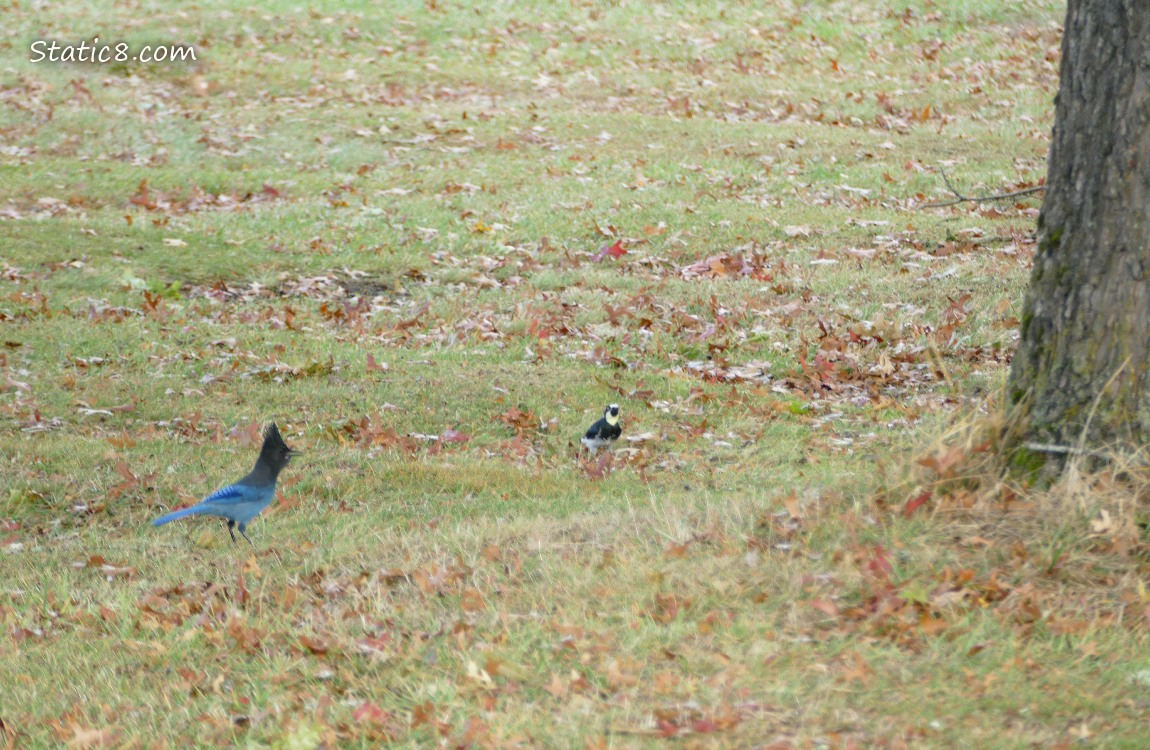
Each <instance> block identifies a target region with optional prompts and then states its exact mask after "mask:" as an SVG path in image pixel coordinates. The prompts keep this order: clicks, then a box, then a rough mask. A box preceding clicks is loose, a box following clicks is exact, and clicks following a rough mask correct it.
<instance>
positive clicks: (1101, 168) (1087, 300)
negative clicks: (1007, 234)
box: [1008, 0, 1150, 449]
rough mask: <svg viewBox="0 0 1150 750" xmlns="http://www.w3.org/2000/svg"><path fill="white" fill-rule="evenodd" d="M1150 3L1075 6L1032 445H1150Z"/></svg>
mask: <svg viewBox="0 0 1150 750" xmlns="http://www.w3.org/2000/svg"><path fill="white" fill-rule="evenodd" d="M1148 274H1150V5H1147V3H1146V2H1145V0H1069V7H1068V8H1067V12H1066V28H1065V32H1064V36H1063V39H1062V68H1061V81H1060V83H1059V87H1058V97H1057V98H1056V99H1055V109H1054V135H1053V139H1052V142H1051V146H1050V159H1049V164H1048V168H1047V177H1046V196H1045V199H1044V200H1043V202H1042V211H1041V212H1040V214H1039V216H1038V249H1037V252H1036V254H1035V257H1034V270H1033V272H1032V276H1031V279H1030V288H1029V290H1028V291H1027V294H1026V302H1025V304H1024V307H1023V312H1022V326H1021V342H1020V345H1019V348H1018V352H1017V353H1016V354H1015V357H1014V364H1013V367H1012V370H1011V375H1010V384H1009V387H1008V394H1009V397H1010V400H1011V402H1012V403H1015V404H1018V405H1020V407H1021V409H1022V416H1023V420H1022V425H1023V428H1022V432H1021V435H1022V437H1023V439H1024V440H1026V441H1029V442H1037V443H1043V444H1055V445H1062V446H1076V445H1077V444H1078V441H1079V440H1080V439H1082V440H1084V444H1085V446H1086V447H1087V448H1088V449H1098V448H1112V447H1121V448H1130V447H1135V446H1144V445H1146V444H1147V443H1150V383H1148V382H1147V375H1148V374H1150V372H1148V368H1150V287H1148V282H1150V279H1148Z"/></svg>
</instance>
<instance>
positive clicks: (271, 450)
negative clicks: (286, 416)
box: [260, 422, 298, 474]
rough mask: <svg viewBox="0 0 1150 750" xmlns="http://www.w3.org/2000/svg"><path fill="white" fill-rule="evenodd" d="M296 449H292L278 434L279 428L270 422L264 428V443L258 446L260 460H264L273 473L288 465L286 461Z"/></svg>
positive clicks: (277, 472)
mask: <svg viewBox="0 0 1150 750" xmlns="http://www.w3.org/2000/svg"><path fill="white" fill-rule="evenodd" d="M297 452H298V451H294V450H292V449H291V448H289V447H288V445H287V443H285V442H284V439H283V436H282V435H280V428H279V427H276V423H275V422H272V423H271V424H269V425H268V426H267V429H265V430H264V445H263V447H262V448H260V461H262V462H266V463H267V465H268V466H269V467H270V468H271V469H272V471H273V472H274V473H275V474H279V471H280V469H282V468H283V467H285V466H287V465H288V461H290V460H291V457H292V456H294V455H295V454H296V453H297Z"/></svg>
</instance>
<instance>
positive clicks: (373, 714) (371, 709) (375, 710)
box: [351, 701, 388, 724]
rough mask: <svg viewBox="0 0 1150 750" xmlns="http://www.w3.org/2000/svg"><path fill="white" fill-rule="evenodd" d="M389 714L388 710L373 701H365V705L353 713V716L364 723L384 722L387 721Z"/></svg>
mask: <svg viewBox="0 0 1150 750" xmlns="http://www.w3.org/2000/svg"><path fill="white" fill-rule="evenodd" d="M387 716H388V714H387V711H384V710H383V709H382V708H380V707H379V706H378V705H376V704H375V703H372V702H371V701H364V702H363V705H361V706H360V707H359V708H357V709H355V711H352V714H351V718H353V719H355V720H356V721H358V722H360V723H363V724H383V723H384V722H385V721H387Z"/></svg>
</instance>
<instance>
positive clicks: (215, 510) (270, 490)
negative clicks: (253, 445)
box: [152, 422, 297, 547]
mask: <svg viewBox="0 0 1150 750" xmlns="http://www.w3.org/2000/svg"><path fill="white" fill-rule="evenodd" d="M296 453H297V451H293V450H292V449H291V448H289V447H287V443H285V442H284V439H283V437H281V436H280V431H279V428H278V427H276V425H275V423H274V422H273V423H271V424H269V425H268V426H267V429H265V430H264V444H263V447H262V448H260V456H259V458H257V459H256V465H255V468H253V469H252V470H251V473H250V474H248V475H247V476H246V477H244V478H243V479H241V480H240V481H238V482H236V483H235V484H229V485H228V486H227V487H223V488H221V489H218V490H216V491H215V492H213V493H212V494H210V495H208V496H207V497H205V498H204V499H203V500H201V501H200V502H199V503H198V504H196V505H193V506H192V507H190V508H184V509H182V510H177V511H173V512H171V513H168V514H167V515H165V516H160V517H159V518H157V519H156V520H155V521H152V525H153V526H163V525H164V524H166V523H168V522H170V521H175V520H176V519H179V518H184V517H185V516H222V517H223V518H225V519H227V522H228V534H229V535H230V536H231V538H232V542H235V541H236V535H235V534H234V533H233V532H232V529H233V528H238V529H239V530H240V536H242V537H243V538H244V539H247V542H248V544H251V545H252V546H253V547H254V546H255V545H254V544H252V540H251V539H248V535H247V533H245V532H246V530H247V526H248V522H250V521H251V520H252V519H253V518H255V517H256V516H258V515H259V514H260V511H261V510H263V509H264V508H266V507H268V505H270V504H271V501H272V500H273V499H275V496H276V478H277V477H279V473H280V471H281V470H282V469H283V468H284V467H285V466H287V465H288V461H290V460H291V457H292V456H293V455H295V454H296Z"/></svg>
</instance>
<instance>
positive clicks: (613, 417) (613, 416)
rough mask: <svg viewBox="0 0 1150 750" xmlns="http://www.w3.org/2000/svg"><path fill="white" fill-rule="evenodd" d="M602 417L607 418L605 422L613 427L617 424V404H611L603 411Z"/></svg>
mask: <svg viewBox="0 0 1150 750" xmlns="http://www.w3.org/2000/svg"><path fill="white" fill-rule="evenodd" d="M603 417H604V418H605V419H606V420H607V424H609V425H611V426H612V427H614V426H615V425H617V424H619V404H611V405H610V406H608V407H607V409H606V410H605V411H604V412H603Z"/></svg>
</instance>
